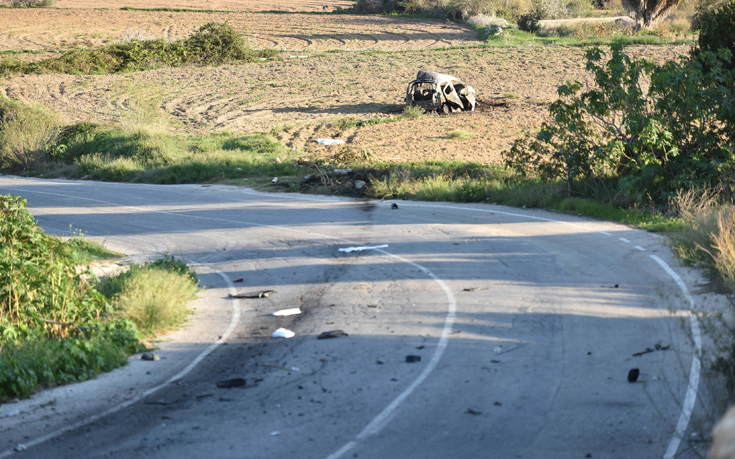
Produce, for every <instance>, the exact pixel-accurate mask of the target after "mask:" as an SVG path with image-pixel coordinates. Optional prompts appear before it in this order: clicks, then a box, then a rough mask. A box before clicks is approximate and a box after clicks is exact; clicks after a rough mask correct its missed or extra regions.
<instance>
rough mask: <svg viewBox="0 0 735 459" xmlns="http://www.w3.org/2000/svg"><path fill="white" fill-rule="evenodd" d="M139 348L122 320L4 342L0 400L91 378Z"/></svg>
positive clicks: (133, 332) (132, 328) (131, 328)
mask: <svg viewBox="0 0 735 459" xmlns="http://www.w3.org/2000/svg"><path fill="white" fill-rule="evenodd" d="M140 350H141V347H140V344H139V340H138V332H137V330H136V328H135V325H133V324H132V323H131V322H129V321H125V320H118V321H113V322H107V323H97V324H94V326H90V327H87V328H86V329H85V334H84V336H81V337H76V338H65V339H60V338H51V339H41V340H34V339H31V340H27V341H23V342H20V343H13V344H8V345H6V346H5V347H4V348H3V351H2V357H0V400H3V399H4V400H8V399H12V398H15V397H28V396H29V395H30V394H31V393H33V392H35V391H36V390H38V389H39V388H51V387H55V386H59V385H63V384H68V383H73V382H77V381H83V380H86V379H89V378H92V377H94V376H95V375H97V374H99V373H102V372H105V371H110V370H112V369H114V368H117V367H119V366H122V365H124V364H126V363H127V360H125V357H126V356H127V355H130V354H133V353H135V352H138V351H140Z"/></svg>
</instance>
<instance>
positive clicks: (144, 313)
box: [98, 255, 198, 336]
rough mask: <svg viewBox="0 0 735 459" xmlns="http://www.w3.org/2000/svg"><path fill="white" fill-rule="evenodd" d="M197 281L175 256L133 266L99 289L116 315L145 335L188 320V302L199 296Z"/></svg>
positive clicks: (154, 333) (167, 256) (173, 326)
mask: <svg viewBox="0 0 735 459" xmlns="http://www.w3.org/2000/svg"><path fill="white" fill-rule="evenodd" d="M197 283H198V279H197V276H196V274H195V273H194V271H192V270H190V269H189V267H188V266H187V265H186V263H185V262H184V261H182V260H175V259H174V257H173V256H169V255H165V256H164V257H163V258H161V259H158V260H155V261H151V262H147V263H145V264H144V265H142V266H141V265H132V266H131V267H130V270H128V271H127V272H125V273H123V274H120V275H119V276H116V277H113V278H109V279H105V280H103V281H102V282H100V284H99V286H98V288H99V290H100V292H102V294H103V295H105V296H106V297H107V298H109V299H110V301H111V303H112V307H113V310H114V313H113V315H114V316H115V317H117V318H120V319H126V320H130V321H131V322H133V323H134V324H135V326H136V327H137V329H138V330H140V331H141V332H142V333H143V335H144V336H154V335H156V334H159V333H162V332H165V331H168V330H171V329H173V328H175V327H177V326H178V325H180V324H181V323H183V322H184V320H186V317H187V316H188V315H189V313H190V312H189V310H188V309H187V308H186V303H187V302H188V301H189V300H192V299H194V298H195V297H196V292H197Z"/></svg>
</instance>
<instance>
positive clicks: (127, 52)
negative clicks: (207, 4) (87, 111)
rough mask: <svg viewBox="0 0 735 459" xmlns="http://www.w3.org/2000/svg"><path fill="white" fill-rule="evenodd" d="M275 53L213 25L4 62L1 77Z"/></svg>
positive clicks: (238, 60) (207, 62)
mask: <svg viewBox="0 0 735 459" xmlns="http://www.w3.org/2000/svg"><path fill="white" fill-rule="evenodd" d="M276 58H278V52H277V51H275V50H267V49H266V50H255V49H252V48H250V47H249V46H248V45H247V42H246V41H245V39H244V37H243V36H242V35H241V34H239V33H237V32H236V31H235V30H234V29H233V28H232V27H231V26H230V25H229V24H227V23H215V22H210V23H208V24H205V25H203V26H202V27H201V28H200V29H199V30H198V31H197V32H196V33H194V34H193V35H192V36H191V37H188V38H185V39H180V40H174V41H169V40H167V39H164V38H149V37H131V38H129V39H126V40H123V41H120V42H119V43H116V44H111V45H107V46H103V47H100V48H95V49H75V50H72V51H69V52H66V53H64V54H63V55H62V56H60V57H58V58H53V59H44V60H42V61H39V62H26V61H24V60H21V59H17V58H13V57H11V58H7V59H4V60H2V61H0V75H8V74H14V73H69V74H108V73H124V72H134V71H140V70H148V69H154V68H160V67H180V66H184V65H200V66H214V65H222V64H243V63H249V62H256V61H259V60H267V59H276Z"/></svg>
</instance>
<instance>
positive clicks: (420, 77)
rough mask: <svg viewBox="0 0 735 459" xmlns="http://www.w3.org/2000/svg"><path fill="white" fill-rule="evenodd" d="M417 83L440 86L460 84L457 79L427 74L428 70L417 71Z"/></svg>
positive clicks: (433, 73)
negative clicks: (448, 83) (442, 84)
mask: <svg viewBox="0 0 735 459" xmlns="http://www.w3.org/2000/svg"><path fill="white" fill-rule="evenodd" d="M416 81H417V82H425V83H433V84H441V83H445V82H460V80H458V79H457V78H455V77H453V76H451V75H445V74H443V73H437V72H429V71H428V70H419V73H417V74H416Z"/></svg>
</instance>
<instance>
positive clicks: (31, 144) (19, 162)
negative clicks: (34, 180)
mask: <svg viewBox="0 0 735 459" xmlns="http://www.w3.org/2000/svg"><path fill="white" fill-rule="evenodd" d="M61 126H62V125H61V121H60V120H59V117H58V116H57V115H56V114H54V113H51V112H50V111H48V110H46V109H44V108H43V107H41V106H40V105H38V104H31V105H24V104H21V103H19V102H15V101H11V100H8V99H6V98H4V97H2V96H0V167H4V168H10V169H17V168H22V169H27V168H29V167H31V166H32V165H34V164H35V163H37V162H38V161H39V160H41V159H43V158H45V157H48V156H53V155H54V154H55V151H54V146H55V145H56V141H57V139H58V138H59V136H60V135H61V131H62V127H61Z"/></svg>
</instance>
